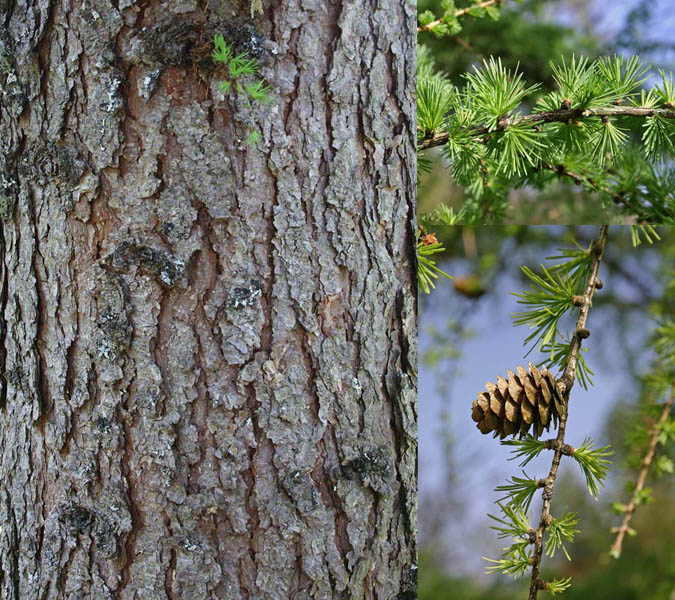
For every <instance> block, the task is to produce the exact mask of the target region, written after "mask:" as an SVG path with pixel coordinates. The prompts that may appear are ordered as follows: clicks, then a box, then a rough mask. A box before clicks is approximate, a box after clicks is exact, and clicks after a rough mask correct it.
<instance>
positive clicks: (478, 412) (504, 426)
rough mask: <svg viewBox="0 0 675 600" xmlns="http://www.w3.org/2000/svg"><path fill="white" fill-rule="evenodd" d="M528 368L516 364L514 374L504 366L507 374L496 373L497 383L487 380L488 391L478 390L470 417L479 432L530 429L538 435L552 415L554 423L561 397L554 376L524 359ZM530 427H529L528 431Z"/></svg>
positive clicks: (523, 431) (501, 433)
mask: <svg viewBox="0 0 675 600" xmlns="http://www.w3.org/2000/svg"><path fill="white" fill-rule="evenodd" d="M527 364H528V367H529V368H530V370H529V372H528V371H527V370H526V369H524V368H523V367H521V366H520V365H518V367H517V368H516V371H517V374H516V373H514V372H513V371H511V370H507V374H508V378H507V379H504V378H503V377H501V376H497V383H496V384H494V383H492V382H491V381H488V382H487V383H486V384H485V389H486V390H487V392H481V393H480V394H478V398H477V399H476V400H474V401H473V405H472V407H471V418H472V419H473V420H474V421H475V422H476V423H477V427H478V429H479V430H480V431H481V433H490V432H491V431H493V432H494V436H495V437H497V436H499V437H500V438H502V439H503V438H505V437H506V436H507V435H513V436H515V435H516V434H517V433H519V434H520V437H523V436H524V435H525V434H526V433H528V432H530V433H531V434H532V435H533V436H534V437H539V436H540V435H541V434H542V433H543V431H544V429H546V430H548V428H549V427H550V425H551V419H553V426H554V427H557V425H558V419H560V414H561V412H562V399H561V398H560V395H559V392H558V389H557V387H556V384H555V377H554V376H553V373H551V372H550V371H549V370H548V369H547V368H546V367H542V368H541V369H538V368H537V367H535V366H534V365H533V364H532V363H531V362H530V363H527ZM530 429H531V430H532V431H530Z"/></svg>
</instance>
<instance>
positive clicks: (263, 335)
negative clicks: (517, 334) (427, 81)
mask: <svg viewBox="0 0 675 600" xmlns="http://www.w3.org/2000/svg"><path fill="white" fill-rule="evenodd" d="M262 6H263V14H262V15H260V14H257V15H256V16H255V18H254V19H253V20H251V18H250V14H249V13H250V10H251V6H250V4H249V2H248V0H247V1H243V0H242V1H240V2H237V1H229V2H228V1H216V0H210V1H203V2H202V1H197V0H171V1H165V2H159V1H157V0H149V1H146V2H140V3H137V4H136V3H133V2H131V1H129V0H60V1H59V2H56V1H50V0H13V1H12V0H0V25H1V26H2V29H1V30H0V216H1V217H2V219H3V220H2V238H1V240H0V242H1V245H0V251H1V253H2V256H1V258H2V260H0V277H1V281H0V301H1V307H0V308H1V310H0V333H1V334H2V340H3V344H2V348H0V373H2V374H3V375H4V377H3V381H2V387H1V388H0V392H1V395H0V460H1V463H0V464H1V467H0V469H1V470H0V527H1V528H2V529H1V531H0V597H1V598H2V599H3V600H27V599H40V600H56V599H80V598H81V599H90V598H95V599H97V600H99V599H101V600H103V599H120V600H132V599H143V600H165V599H169V600H174V599H179V598H180V599H183V598H185V599H188V598H189V599H192V598H200V599H201V598H214V599H215V598H218V599H223V598H227V599H235V600H236V599H256V600H263V599H274V600H278V599H280V598H293V599H304V598H307V599H309V598H312V599H323V598H344V599H347V598H349V599H361V598H363V599H382V600H384V599H386V600H389V599H391V598H397V599H400V600H403V599H406V598H414V597H416V564H415V563H416V523H417V518H416V503H417V485H416V456H417V453H416V447H417V443H416V437H417V430H416V417H417V410H416V369H417V363H416V360H417V359H416V334H417V322H416V312H415V310H416V293H417V292H416V283H415V255H414V249H415V238H416V225H415V193H416V190H415V184H416V181H415V171H416V157H415V130H416V124H415V104H414V102H413V98H414V76H415V75H414V73H415V58H414V57H415V54H414V47H415V16H414V12H415V8H414V5H413V4H412V3H408V2H407V0H383V1H382V2H378V3H371V2H362V1H361V0H351V1H350V0H284V1H283V2H281V1H278V0H272V1H270V0H263V3H262ZM214 32H221V33H223V35H224V36H225V38H226V40H231V41H232V42H233V43H234V46H235V50H238V51H245V50H246V51H248V52H249V55H252V56H255V57H257V60H258V61H259V62H260V64H261V73H262V75H263V76H264V77H265V80H266V82H267V83H268V84H269V85H270V86H271V89H272V98H273V101H272V103H270V104H268V105H260V104H255V103H247V102H246V101H245V99H244V98H243V96H242V95H241V94H239V93H237V92H236V91H232V92H231V93H228V94H227V95H224V94H223V93H221V92H220V91H218V82H219V80H220V79H222V77H223V74H222V73H221V72H218V71H217V70H215V66H214V64H213V62H212V61H211V60H210V52H211V49H212V46H211V44H210V42H211V41H212V39H213V33H214ZM252 132H257V133H259V134H260V135H261V139H260V141H259V142H257V143H252V142H250V141H249V142H247V141H246V140H247V138H248V136H249V135H250V134H251V133H252Z"/></svg>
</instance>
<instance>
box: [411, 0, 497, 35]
mask: <svg viewBox="0 0 675 600" xmlns="http://www.w3.org/2000/svg"><path fill="white" fill-rule="evenodd" d="M502 1H503V0H485V1H484V2H479V3H478V4H474V5H473V6H467V7H466V8H460V9H459V10H456V11H455V16H456V17H461V16H463V15H465V14H467V13H468V12H469V11H470V10H471V9H472V8H485V7H487V6H492V5H493V4H496V5H498V6H499V5H500V4H501V3H502ZM442 23H443V19H436V20H435V21H432V22H431V23H429V24H428V25H420V26H418V27H417V33H420V32H421V31H431V30H432V29H433V28H434V27H438V26H439V25H441V24H442Z"/></svg>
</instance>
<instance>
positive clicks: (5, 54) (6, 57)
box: [0, 28, 14, 77]
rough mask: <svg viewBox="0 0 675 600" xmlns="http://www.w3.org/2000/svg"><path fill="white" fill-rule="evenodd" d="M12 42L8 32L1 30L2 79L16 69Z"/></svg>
mask: <svg viewBox="0 0 675 600" xmlns="http://www.w3.org/2000/svg"><path fill="white" fill-rule="evenodd" d="M13 54H14V50H13V48H12V41H11V39H10V38H9V36H8V35H7V33H6V30H5V29H4V28H3V29H0V77H1V76H2V75H6V74H7V73H9V72H10V71H12V70H13V69H14V63H13V59H12V56H13Z"/></svg>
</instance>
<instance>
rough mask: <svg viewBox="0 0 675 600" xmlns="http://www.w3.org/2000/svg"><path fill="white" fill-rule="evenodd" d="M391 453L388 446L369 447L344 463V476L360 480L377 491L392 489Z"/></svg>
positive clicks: (383, 491)
mask: <svg viewBox="0 0 675 600" xmlns="http://www.w3.org/2000/svg"><path fill="white" fill-rule="evenodd" d="M391 471H392V468H391V466H390V453H389V452H387V449H386V448H380V447H368V448H365V449H363V450H362V451H361V452H360V454H358V455H357V456H356V457H355V458H353V459H351V460H348V461H346V462H345V463H343V464H342V475H343V477H345V478H347V479H351V480H354V479H356V480H360V481H362V482H363V483H364V484H366V485H369V486H370V487H371V488H372V489H373V490H375V491H376V492H380V493H382V494H386V493H390V491H391Z"/></svg>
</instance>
